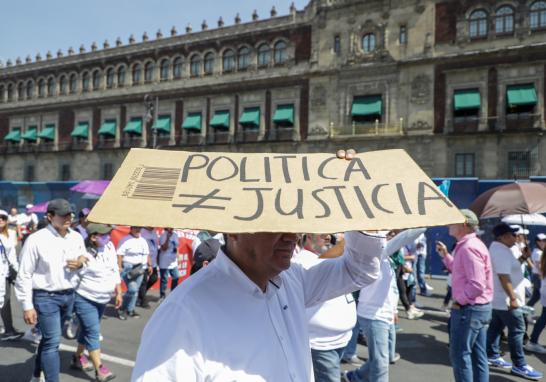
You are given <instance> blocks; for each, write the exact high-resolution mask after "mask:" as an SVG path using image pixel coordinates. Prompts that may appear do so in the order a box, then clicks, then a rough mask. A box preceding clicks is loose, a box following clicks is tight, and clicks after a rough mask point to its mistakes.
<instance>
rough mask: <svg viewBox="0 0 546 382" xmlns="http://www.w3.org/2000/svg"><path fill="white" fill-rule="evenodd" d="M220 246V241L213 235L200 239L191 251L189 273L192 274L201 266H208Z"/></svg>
mask: <svg viewBox="0 0 546 382" xmlns="http://www.w3.org/2000/svg"><path fill="white" fill-rule="evenodd" d="M220 246H221V244H220V241H218V239H215V238H214V237H211V238H209V239H207V240H205V241H202V242H201V244H199V246H198V247H197V248H196V249H195V251H194V253H193V258H192V266H191V274H192V275H193V274H194V273H195V272H197V271H198V270H200V269H201V268H204V267H206V266H208V265H209V264H210V262H211V261H212V260H214V259H215V258H216V255H217V254H218V251H219V250H220Z"/></svg>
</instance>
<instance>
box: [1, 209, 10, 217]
mask: <svg viewBox="0 0 546 382" xmlns="http://www.w3.org/2000/svg"><path fill="white" fill-rule="evenodd" d="M0 216H9V215H8V213H7V212H6V211H5V210H0Z"/></svg>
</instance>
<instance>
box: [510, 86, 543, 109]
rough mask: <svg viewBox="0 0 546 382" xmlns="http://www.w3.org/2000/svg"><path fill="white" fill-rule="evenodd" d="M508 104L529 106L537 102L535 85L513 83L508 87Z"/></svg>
mask: <svg viewBox="0 0 546 382" xmlns="http://www.w3.org/2000/svg"><path fill="white" fill-rule="evenodd" d="M506 100H507V103H508V106H527V105H535V104H536V103H537V91H536V90H535V85H532V84H528V85H512V86H508V87H507V88H506Z"/></svg>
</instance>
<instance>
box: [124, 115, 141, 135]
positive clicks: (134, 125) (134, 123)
mask: <svg viewBox="0 0 546 382" xmlns="http://www.w3.org/2000/svg"><path fill="white" fill-rule="evenodd" d="M123 132H124V133H128V134H136V135H142V118H131V119H130V120H129V122H127V125H125V127H124V128H123Z"/></svg>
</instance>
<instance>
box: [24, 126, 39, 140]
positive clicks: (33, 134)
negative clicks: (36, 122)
mask: <svg viewBox="0 0 546 382" xmlns="http://www.w3.org/2000/svg"><path fill="white" fill-rule="evenodd" d="M21 138H23V139H24V140H25V141H30V142H36V140H37V139H38V128H37V127H36V126H32V127H29V128H28V129H27V131H26V132H25V133H24V134H23V135H22V136H21Z"/></svg>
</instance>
